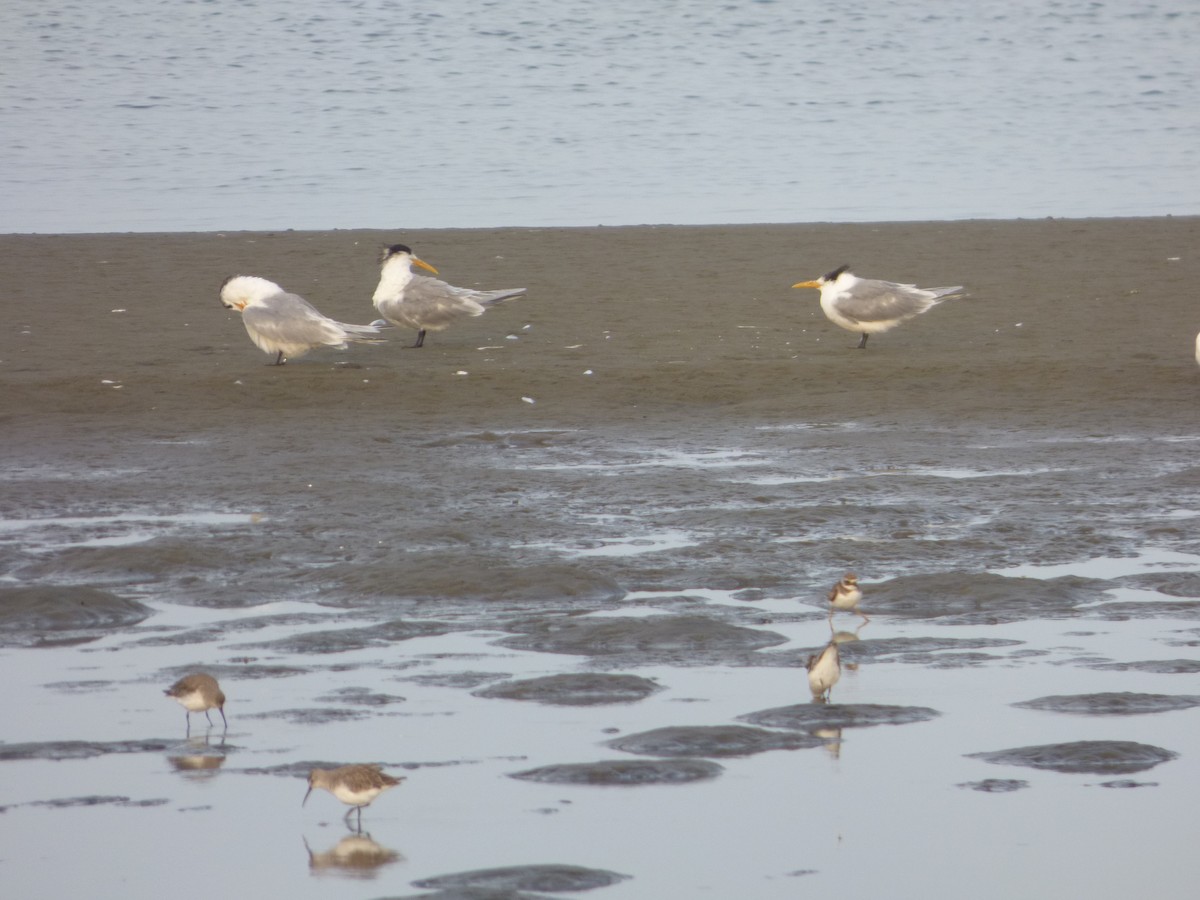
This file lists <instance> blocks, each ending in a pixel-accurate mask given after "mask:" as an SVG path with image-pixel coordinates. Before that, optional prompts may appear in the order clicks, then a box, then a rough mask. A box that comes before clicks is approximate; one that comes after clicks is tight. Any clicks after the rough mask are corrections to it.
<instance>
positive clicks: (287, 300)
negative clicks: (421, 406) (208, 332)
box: [221, 275, 383, 366]
mask: <svg viewBox="0 0 1200 900" xmlns="http://www.w3.org/2000/svg"><path fill="white" fill-rule="evenodd" d="M221 305H222V306H224V307H225V308H226V309H236V310H237V311H238V312H240V313H241V314H242V324H243V325H245V326H246V333H247V334H249V335H250V340H252V341H254V345H255V346H256V347H258V349H260V350H262V351H263V352H265V353H274V354H275V362H274V365H277V366H282V365H283V364H284V363H286V362H287V361H288V360H289V359H295V358H296V357H299V356H303V355H304V354H305V353H307V352H308V351H309V350H314V349H316V348H317V347H335V348H337V349H338V350H345V349H346V346H347V344H348V342H350V341H354V342H356V343H361V344H378V343H381V342H382V340H383V339H382V338H380V337H379V329H378V328H377V327H376V326H374V325H347V324H346V323H345V322H336V321H334V320H333V319H331V318H329V317H328V316H326V315H323V314H322V313H321V312H320V311H319V310H318V309H317V308H316V307H315V306H313V305H312V304H311V303H309V302H308V301H307V300H305V299H304V298H303V297H301V296H300V295H299V294H289V293H288V292H287V291H285V290H284V289H283V288H281V287H280V286H279V285H277V284H276V283H275V282H273V281H267V279H265V278H259V277H257V276H255V275H232V276H230V277H229V278H226V279H225V283H224V284H222V285H221Z"/></svg>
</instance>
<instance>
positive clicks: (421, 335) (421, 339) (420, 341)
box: [413, 328, 425, 348]
mask: <svg viewBox="0 0 1200 900" xmlns="http://www.w3.org/2000/svg"><path fill="white" fill-rule="evenodd" d="M424 346H425V329H424V328H422V329H421V330H420V331H418V332H417V342H416V343H415V344H413V347H414V348H416V347H424Z"/></svg>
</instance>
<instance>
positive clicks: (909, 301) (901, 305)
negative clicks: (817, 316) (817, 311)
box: [834, 280, 936, 322]
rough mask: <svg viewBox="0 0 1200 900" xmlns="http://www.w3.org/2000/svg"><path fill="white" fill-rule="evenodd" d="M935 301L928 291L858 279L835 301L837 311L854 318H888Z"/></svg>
mask: <svg viewBox="0 0 1200 900" xmlns="http://www.w3.org/2000/svg"><path fill="white" fill-rule="evenodd" d="M935 302H936V298H935V296H934V295H932V294H931V293H930V292H928V291H923V290H921V289H920V288H918V287H915V286H913V285H911V284H896V283H895V282H891V281H866V280H862V281H858V282H855V283H854V284H853V285H852V286H851V288H850V290H849V291H843V292H842V293H841V294H839V295H838V297H837V299H836V300H835V301H834V305H835V306H836V307H837V311H838V312H839V313H841V314H842V315H843V316H845V317H846V318H847V319H853V320H855V321H857V322H890V321H896V320H899V319H907V318H909V317H910V316H915V315H916V314H917V313H923V312H925V310H927V309H929V307H931V306H932V305H933V304H934V303H935Z"/></svg>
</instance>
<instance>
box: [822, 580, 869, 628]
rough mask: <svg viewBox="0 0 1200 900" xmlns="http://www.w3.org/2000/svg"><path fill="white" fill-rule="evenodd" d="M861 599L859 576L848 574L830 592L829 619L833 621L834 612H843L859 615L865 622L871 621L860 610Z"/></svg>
mask: <svg viewBox="0 0 1200 900" xmlns="http://www.w3.org/2000/svg"><path fill="white" fill-rule="evenodd" d="M861 599H862V589H861V588H859V586H858V576H857V575H855V574H854V573H853V572H847V573H846V574H845V575H843V576H842V580H841V581H839V582H838V583H837V584H835V585H834V586H833V589H832V590H830V592H829V618H831V619H832V618H833V614H834V612H835V611H837V610H841V611H842V612H853V613H858V614H859V615H860V616H862V617H863V621H864V622H869V621H871V619H870V617H869V616H868V615H867V614H866V613H865V612H863V611H862V610H861V609H859V608H858V601H859V600H861Z"/></svg>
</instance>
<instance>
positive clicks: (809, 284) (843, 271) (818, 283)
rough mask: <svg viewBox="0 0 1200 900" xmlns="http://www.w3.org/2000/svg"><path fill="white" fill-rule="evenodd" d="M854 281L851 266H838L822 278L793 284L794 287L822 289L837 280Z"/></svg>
mask: <svg viewBox="0 0 1200 900" xmlns="http://www.w3.org/2000/svg"><path fill="white" fill-rule="evenodd" d="M839 280H842V281H854V280H855V278H854V276H853V275H851V274H850V267H849V266H838V267H837V268H836V269H834V270H833V271H832V272H826V273H825V274H824V275H822V276H821V277H820V278H814V279H813V280H812V281H801V282H798V283H796V284H793V285H792V287H794V288H816V289H817V290H820V289H821V288H823V287H825V285H827V284H833V283H834V282H836V281H839Z"/></svg>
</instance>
